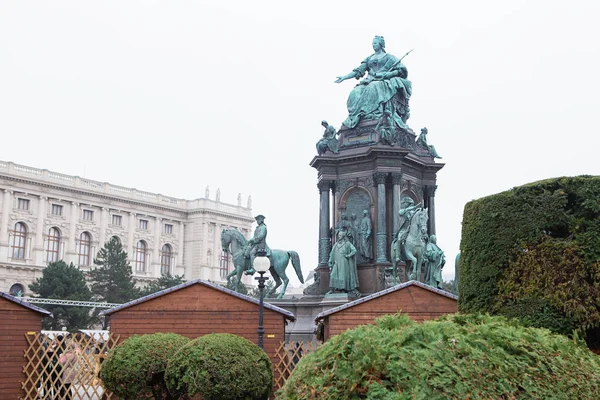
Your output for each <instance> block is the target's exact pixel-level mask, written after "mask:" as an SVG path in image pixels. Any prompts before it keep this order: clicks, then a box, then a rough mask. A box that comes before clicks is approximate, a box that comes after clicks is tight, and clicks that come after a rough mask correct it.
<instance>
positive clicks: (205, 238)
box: [179, 221, 208, 265]
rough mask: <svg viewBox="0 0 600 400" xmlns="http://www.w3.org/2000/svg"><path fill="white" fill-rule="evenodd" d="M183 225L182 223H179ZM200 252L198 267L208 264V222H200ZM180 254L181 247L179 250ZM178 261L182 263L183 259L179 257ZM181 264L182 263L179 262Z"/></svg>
mask: <svg viewBox="0 0 600 400" xmlns="http://www.w3.org/2000/svg"><path fill="white" fill-rule="evenodd" d="M181 224H183V222H181ZM201 246H202V252H201V254H200V265H205V264H208V263H207V262H206V254H207V253H208V222H206V221H204V222H202V245H201ZM179 251H180V252H181V247H180V250H179ZM179 259H180V260H181V261H183V257H182V256H180V257H179ZM181 263H182V264H183V262H181Z"/></svg>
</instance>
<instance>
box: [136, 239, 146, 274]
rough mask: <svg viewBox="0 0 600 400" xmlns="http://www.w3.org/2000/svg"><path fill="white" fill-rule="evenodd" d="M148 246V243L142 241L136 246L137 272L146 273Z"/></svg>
mask: <svg viewBox="0 0 600 400" xmlns="http://www.w3.org/2000/svg"><path fill="white" fill-rule="evenodd" d="M147 249H148V246H147V245H146V242H144V241H143V240H140V241H139V242H138V243H137V246H135V271H136V272H146V251H147Z"/></svg>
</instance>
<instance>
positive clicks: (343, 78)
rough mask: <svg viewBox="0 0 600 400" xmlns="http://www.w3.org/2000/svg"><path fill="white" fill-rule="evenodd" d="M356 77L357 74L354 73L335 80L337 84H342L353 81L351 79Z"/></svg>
mask: <svg viewBox="0 0 600 400" xmlns="http://www.w3.org/2000/svg"><path fill="white" fill-rule="evenodd" d="M355 77H356V72H354V71H352V72H350V73H349V74H346V75H343V76H338V77H337V79H336V80H335V83H341V82H344V81H345V80H347V79H351V78H355Z"/></svg>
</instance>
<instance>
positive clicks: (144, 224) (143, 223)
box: [140, 219, 148, 231]
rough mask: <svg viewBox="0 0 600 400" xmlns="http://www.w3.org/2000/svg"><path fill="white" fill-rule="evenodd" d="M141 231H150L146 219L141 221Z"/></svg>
mask: <svg viewBox="0 0 600 400" xmlns="http://www.w3.org/2000/svg"><path fill="white" fill-rule="evenodd" d="M140 229H143V230H145V231H146V230H148V221H146V220H145V219H140Z"/></svg>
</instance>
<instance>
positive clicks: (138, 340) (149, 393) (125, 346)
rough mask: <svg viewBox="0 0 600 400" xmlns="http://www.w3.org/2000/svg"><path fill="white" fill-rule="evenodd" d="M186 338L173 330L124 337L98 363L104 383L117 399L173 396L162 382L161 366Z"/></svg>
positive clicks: (163, 368)
mask: <svg viewBox="0 0 600 400" xmlns="http://www.w3.org/2000/svg"><path fill="white" fill-rule="evenodd" d="M189 341H190V340H189V339H188V338H186V337H184V336H181V335H177V334H175V333H154V334H152V335H142V336H137V335H136V336H132V337H130V338H128V339H126V340H125V341H123V343H121V344H120V345H118V346H117V347H115V348H114V349H112V350H111V351H110V352H109V354H108V356H107V358H106V359H105V360H104V362H103V363H102V368H101V373H102V380H103V382H104V385H105V386H106V388H107V389H108V390H110V391H112V392H113V393H114V394H116V395H117V396H119V398H121V399H140V398H149V397H150V398H151V397H154V398H155V399H176V398H177V397H173V396H172V395H171V394H170V393H169V392H168V390H167V387H166V384H165V382H164V374H165V369H166V367H167V362H168V360H169V358H170V357H171V356H172V355H173V354H175V352H177V350H179V349H180V348H181V347H183V346H184V345H185V344H187V343H188V342H189Z"/></svg>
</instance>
